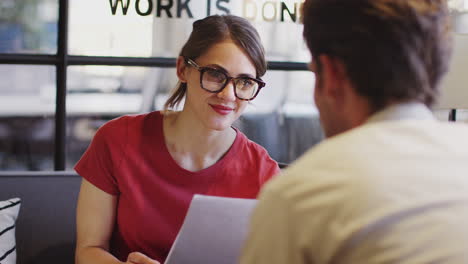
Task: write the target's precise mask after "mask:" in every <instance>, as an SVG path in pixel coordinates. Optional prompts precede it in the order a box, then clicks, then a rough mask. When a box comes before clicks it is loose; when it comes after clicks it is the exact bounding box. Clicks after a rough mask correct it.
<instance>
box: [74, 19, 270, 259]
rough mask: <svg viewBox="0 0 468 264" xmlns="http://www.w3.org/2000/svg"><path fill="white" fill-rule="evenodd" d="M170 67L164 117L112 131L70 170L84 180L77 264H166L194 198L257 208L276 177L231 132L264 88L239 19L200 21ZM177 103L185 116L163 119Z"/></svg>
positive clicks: (109, 127) (257, 47)
mask: <svg viewBox="0 0 468 264" xmlns="http://www.w3.org/2000/svg"><path fill="white" fill-rule="evenodd" d="M176 67H177V76H178V78H179V81H180V82H179V85H178V87H177V89H176V91H175V92H174V94H173V95H172V96H171V97H170V98H169V99H168V101H167V102H166V105H165V108H166V110H165V111H163V112H152V113H148V114H142V115H134V116H123V117H120V118H117V119H114V120H112V121H110V122H108V123H107V124H106V125H104V126H103V127H102V128H100V129H99V130H98V132H97V133H96V136H95V137H94V139H93V142H92V143H91V145H90V147H89V149H88V150H87V151H86V153H85V154H84V156H83V157H82V158H81V160H80V161H79V162H78V164H77V165H76V167H75V169H76V171H77V172H78V174H80V175H81V176H82V177H83V181H82V186H81V190H80V195H79V199H78V209H77V214H78V215H77V249H76V262H77V263H78V264H80V263H122V262H121V261H124V263H158V262H157V261H159V262H161V263H163V262H164V260H165V258H166V256H167V254H168V251H169V249H170V247H171V245H172V243H173V241H174V239H175V237H176V235H177V233H178V231H179V229H180V227H181V225H182V222H183V220H184V217H185V214H186V212H187V209H188V206H189V204H190V201H191V199H192V197H193V195H194V194H196V193H199V194H206V195H216V196H226V197H239V198H255V197H256V195H257V193H258V191H259V189H260V187H261V186H262V185H263V183H265V182H266V181H267V180H268V179H269V178H271V177H272V176H273V175H275V174H276V173H277V172H279V168H278V165H277V163H276V162H275V161H273V160H272V159H271V158H270V157H269V156H268V153H267V152H266V150H265V149H264V148H262V147H260V146H259V145H257V144H255V143H253V142H252V141H249V140H248V139H247V138H246V137H245V135H243V134H242V133H241V132H239V131H238V130H236V129H235V128H233V127H231V125H232V123H233V122H234V121H235V120H236V119H238V118H239V116H240V115H241V114H242V112H243V111H244V109H245V107H246V105H247V104H248V101H250V100H253V99H254V98H255V96H256V95H257V94H258V92H259V91H260V89H261V88H262V87H263V86H264V83H263V82H262V81H261V79H260V77H261V76H262V75H263V74H264V73H265V71H266V62H265V58H264V50H263V47H262V45H261V43H260V38H259V36H258V33H257V31H256V30H255V29H254V28H253V27H252V25H250V23H249V22H248V21H246V20H245V19H243V18H240V17H235V16H211V17H207V18H205V19H202V20H199V21H196V22H195V23H194V24H193V32H192V34H191V35H190V38H189V40H188V41H187V43H186V44H185V46H184V47H183V48H182V51H181V53H180V56H179V57H178V59H177V66H176ZM183 99H185V101H184V105H183V109H182V111H180V112H175V111H170V110H169V109H171V108H173V107H175V106H176V105H177V104H178V103H180V102H181V101H182V100H183ZM125 261H127V262H125Z"/></svg>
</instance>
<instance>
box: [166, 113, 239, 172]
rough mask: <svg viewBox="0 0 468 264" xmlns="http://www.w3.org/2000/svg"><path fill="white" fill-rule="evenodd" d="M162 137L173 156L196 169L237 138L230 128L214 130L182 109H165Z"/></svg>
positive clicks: (210, 162) (217, 156) (217, 157)
mask: <svg viewBox="0 0 468 264" xmlns="http://www.w3.org/2000/svg"><path fill="white" fill-rule="evenodd" d="M163 132H164V139H165V143H166V146H167V149H168V150H169V153H170V154H171V156H172V158H173V159H174V160H175V161H176V162H177V163H178V164H179V165H180V166H181V167H182V168H184V169H187V170H189V171H199V170H202V169H205V168H207V167H210V166H211V165H213V164H215V163H216V162H217V161H218V160H220V159H221V158H222V157H223V156H224V155H225V154H226V153H227V151H228V150H229V148H230V147H231V146H232V144H233V143H234V140H235V138H236V132H235V130H234V129H232V128H231V127H230V128H228V129H225V130H223V131H216V130H212V129H209V128H206V127H205V126H203V125H202V124H201V123H200V122H197V121H196V118H194V117H193V116H190V114H189V113H184V112H166V114H165V115H164V118H163Z"/></svg>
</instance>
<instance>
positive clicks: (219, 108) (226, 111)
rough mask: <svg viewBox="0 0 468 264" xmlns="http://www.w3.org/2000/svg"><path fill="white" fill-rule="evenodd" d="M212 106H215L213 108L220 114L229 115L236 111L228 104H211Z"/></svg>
mask: <svg viewBox="0 0 468 264" xmlns="http://www.w3.org/2000/svg"><path fill="white" fill-rule="evenodd" d="M210 106H211V108H213V110H215V111H216V113H218V114H220V115H228V114H230V113H231V112H232V111H234V109H233V108H231V107H227V106H224V105H212V104H210Z"/></svg>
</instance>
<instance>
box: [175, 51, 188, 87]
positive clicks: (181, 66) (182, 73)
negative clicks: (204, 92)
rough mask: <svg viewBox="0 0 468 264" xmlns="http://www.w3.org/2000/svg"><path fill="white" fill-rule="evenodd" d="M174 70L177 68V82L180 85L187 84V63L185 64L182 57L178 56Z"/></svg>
mask: <svg viewBox="0 0 468 264" xmlns="http://www.w3.org/2000/svg"><path fill="white" fill-rule="evenodd" d="M176 68H177V77H179V81H180V82H181V83H186V82H187V77H186V74H187V73H186V69H187V63H185V59H184V57H182V56H179V57H178V58H177V61H176Z"/></svg>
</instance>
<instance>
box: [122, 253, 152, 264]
mask: <svg viewBox="0 0 468 264" xmlns="http://www.w3.org/2000/svg"><path fill="white" fill-rule="evenodd" d="M127 262H129V263H134V264H160V263H159V262H158V261H156V260H154V259H151V258H149V257H148V256H146V255H145V254H143V253H140V252H132V253H130V254H128V258H127Z"/></svg>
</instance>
